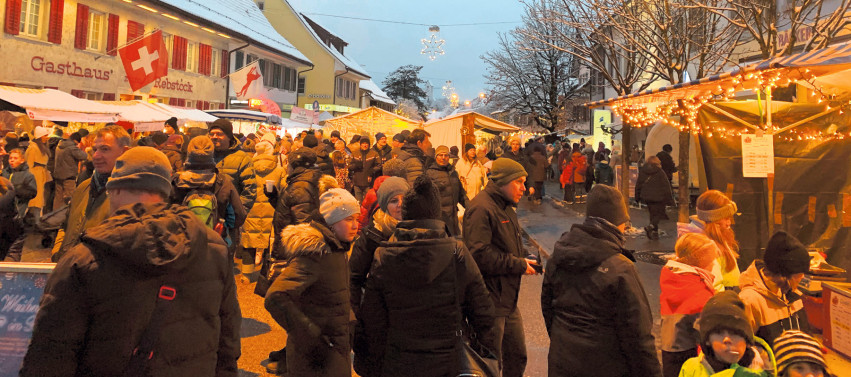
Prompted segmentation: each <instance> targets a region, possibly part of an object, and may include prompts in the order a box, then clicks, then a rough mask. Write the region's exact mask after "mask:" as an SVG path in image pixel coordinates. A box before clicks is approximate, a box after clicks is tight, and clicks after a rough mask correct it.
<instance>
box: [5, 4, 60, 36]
mask: <svg viewBox="0 0 851 377" xmlns="http://www.w3.org/2000/svg"><path fill="white" fill-rule="evenodd" d="M7 6H8V5H7ZM48 10H50V6H49V2H48V1H46V0H22V1H21V26H20V29H19V32H20V34H21V35H28V36H30V37H37V38H41V35H42V29H43V28H44V25H45V24H46V21H45V17H47V13H48Z"/></svg>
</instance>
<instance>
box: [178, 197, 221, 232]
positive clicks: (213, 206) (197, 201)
mask: <svg viewBox="0 0 851 377" xmlns="http://www.w3.org/2000/svg"><path fill="white" fill-rule="evenodd" d="M182 204H183V205H184V206H186V207H188V208H189V210H191V211H192V213H194V214H195V216H198V218H199V219H201V222H203V223H204V225H206V226H207V227H208V228H210V229H213V230H215V229H216V225H218V223H219V211H218V210H219V208H218V204H219V203H218V201H217V200H216V194H215V193H213V191H212V187H198V188H194V189H192V190H190V191H189V192H188V193H187V194H186V197H184V198H183V203H182Z"/></svg>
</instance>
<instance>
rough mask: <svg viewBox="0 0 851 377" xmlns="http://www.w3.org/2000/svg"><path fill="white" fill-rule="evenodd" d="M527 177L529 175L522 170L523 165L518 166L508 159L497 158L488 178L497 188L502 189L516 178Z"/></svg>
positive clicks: (515, 162)
mask: <svg viewBox="0 0 851 377" xmlns="http://www.w3.org/2000/svg"><path fill="white" fill-rule="evenodd" d="M528 175H529V174H527V173H526V169H524V168H523V165H520V163H518V162H517V161H514V160H512V159H510V158H505V157H502V158H497V159H496V161H494V162H493V166H492V167H491V176H490V178H491V180H492V181H493V182H494V183H496V185H497V186H499V187H502V186H505V185H507V184H509V183H511V181H513V180H515V179H517V178H520V177H525V176H528Z"/></svg>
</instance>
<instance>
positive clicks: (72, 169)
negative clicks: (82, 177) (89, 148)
mask: <svg viewBox="0 0 851 377" xmlns="http://www.w3.org/2000/svg"><path fill="white" fill-rule="evenodd" d="M86 158H88V155H86V152H83V150H82V149H80V147H78V146H77V143H75V142H74V140H71V139H63V140H62V141H60V142H59V145H58V146H56V160H55V165H54V166H53V171H52V173H53V179H55V180H57V181H64V180H66V179H76V178H77V165H78V163H79V162H80V161H85V160H86Z"/></svg>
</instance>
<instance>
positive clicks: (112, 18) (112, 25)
mask: <svg viewBox="0 0 851 377" xmlns="http://www.w3.org/2000/svg"><path fill="white" fill-rule="evenodd" d="M117 47H118V15H117V14H111V13H110V14H109V28H108V29H107V32H106V53H107V54H109V55H112V56H115V55H118V49H117Z"/></svg>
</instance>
